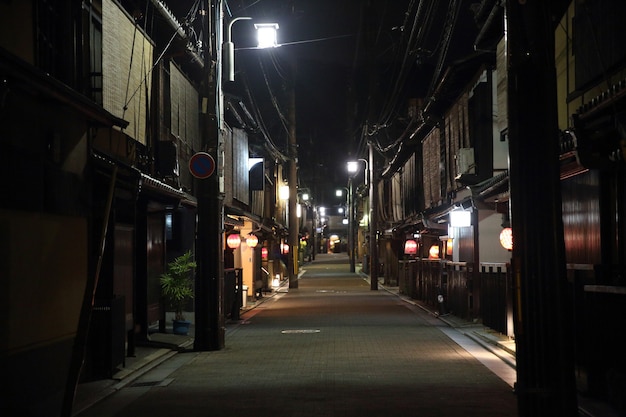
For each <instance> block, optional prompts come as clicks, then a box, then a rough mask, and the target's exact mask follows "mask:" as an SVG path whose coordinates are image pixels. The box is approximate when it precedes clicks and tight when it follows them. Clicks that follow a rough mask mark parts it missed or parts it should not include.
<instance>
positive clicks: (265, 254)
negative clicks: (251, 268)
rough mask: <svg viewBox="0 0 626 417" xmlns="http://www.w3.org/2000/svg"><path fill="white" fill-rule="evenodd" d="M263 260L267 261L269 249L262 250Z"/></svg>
mask: <svg viewBox="0 0 626 417" xmlns="http://www.w3.org/2000/svg"><path fill="white" fill-rule="evenodd" d="M261 259H262V260H264V261H267V248H261Z"/></svg>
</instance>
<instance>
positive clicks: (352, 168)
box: [347, 158, 369, 185]
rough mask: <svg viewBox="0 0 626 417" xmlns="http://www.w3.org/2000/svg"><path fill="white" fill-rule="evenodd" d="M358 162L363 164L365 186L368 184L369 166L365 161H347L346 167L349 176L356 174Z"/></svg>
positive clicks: (361, 159)
mask: <svg viewBox="0 0 626 417" xmlns="http://www.w3.org/2000/svg"><path fill="white" fill-rule="evenodd" d="M359 161H363V162H365V185H368V184H369V180H368V177H369V164H368V162H367V159H363V158H359V159H357V160H356V161H348V162H347V167H348V172H349V173H350V174H356V173H357V172H358V171H359Z"/></svg>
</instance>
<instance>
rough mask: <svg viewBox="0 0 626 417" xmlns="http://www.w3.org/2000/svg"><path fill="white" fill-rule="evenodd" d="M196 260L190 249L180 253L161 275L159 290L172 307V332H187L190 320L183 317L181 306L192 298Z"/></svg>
mask: <svg viewBox="0 0 626 417" xmlns="http://www.w3.org/2000/svg"><path fill="white" fill-rule="evenodd" d="M195 267H196V262H195V261H193V260H192V253H191V251H187V252H186V253H184V254H183V255H180V256H179V257H177V258H176V259H174V260H173V261H172V262H170V263H169V264H168V265H167V272H165V273H164V274H162V275H161V277H160V282H161V290H162V291H163V296H165V298H166V299H167V300H168V301H169V303H170V306H171V307H172V308H173V309H174V313H175V315H174V322H173V325H174V333H175V334H184V335H186V334H188V333H189V325H190V324H191V322H190V321H188V320H186V319H185V316H184V315H183V308H184V307H185V305H186V303H187V302H188V301H189V300H190V299H192V298H193V275H192V270H193V268H195Z"/></svg>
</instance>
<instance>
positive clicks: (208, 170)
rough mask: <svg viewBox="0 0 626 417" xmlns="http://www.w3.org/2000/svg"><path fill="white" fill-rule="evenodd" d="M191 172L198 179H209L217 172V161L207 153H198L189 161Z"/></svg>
mask: <svg viewBox="0 0 626 417" xmlns="http://www.w3.org/2000/svg"><path fill="white" fill-rule="evenodd" d="M189 172H191V175H193V176H194V177H196V178H199V179H201V180H202V179H205V178H209V177H210V176H211V175H213V173H214V172H215V160H214V159H213V157H212V156H211V155H209V154H208V153H206V152H198V153H196V154H194V155H193V156H192V157H191V159H189Z"/></svg>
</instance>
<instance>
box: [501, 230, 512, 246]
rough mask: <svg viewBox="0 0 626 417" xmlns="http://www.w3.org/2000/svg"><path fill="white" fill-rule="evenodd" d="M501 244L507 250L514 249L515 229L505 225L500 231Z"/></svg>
mask: <svg viewBox="0 0 626 417" xmlns="http://www.w3.org/2000/svg"><path fill="white" fill-rule="evenodd" d="M500 244H501V245H502V247H503V248H504V249H506V250H513V231H512V230H511V228H510V227H505V228H504V229H502V231H501V232H500Z"/></svg>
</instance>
